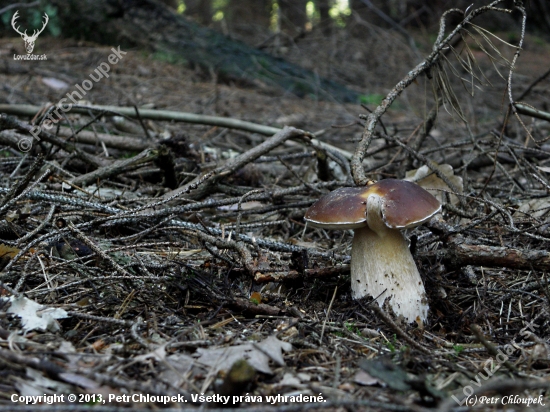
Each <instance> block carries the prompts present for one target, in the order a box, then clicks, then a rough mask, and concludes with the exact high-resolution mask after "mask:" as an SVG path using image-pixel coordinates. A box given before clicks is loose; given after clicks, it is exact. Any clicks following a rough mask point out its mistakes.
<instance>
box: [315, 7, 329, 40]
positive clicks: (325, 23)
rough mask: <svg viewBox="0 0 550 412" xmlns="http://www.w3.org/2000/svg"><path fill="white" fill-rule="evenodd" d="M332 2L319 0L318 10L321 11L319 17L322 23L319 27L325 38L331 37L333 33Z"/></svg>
mask: <svg viewBox="0 0 550 412" xmlns="http://www.w3.org/2000/svg"><path fill="white" fill-rule="evenodd" d="M330 3H331V2H330V0H317V1H316V4H317V8H318V9H319V16H320V18H321V21H320V22H319V27H320V28H321V31H322V32H323V34H324V35H325V36H330V33H331V32H332V19H331V18H330V14H329V12H330Z"/></svg>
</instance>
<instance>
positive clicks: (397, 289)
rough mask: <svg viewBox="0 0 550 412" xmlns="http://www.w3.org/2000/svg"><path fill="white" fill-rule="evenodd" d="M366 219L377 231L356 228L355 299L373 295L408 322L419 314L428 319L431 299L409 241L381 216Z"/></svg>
mask: <svg viewBox="0 0 550 412" xmlns="http://www.w3.org/2000/svg"><path fill="white" fill-rule="evenodd" d="M371 199H372V198H371ZM371 199H369V201H370V200H371ZM369 209H370V208H369ZM371 211H373V212H374V210H372V209H371ZM367 220H368V221H369V226H370V227H373V228H374V229H375V230H376V231H375V230H371V229H370V228H369V227H368V226H365V227H361V228H358V229H355V230H354V237H353V244H352V247H351V290H352V294H353V298H354V299H361V298H363V297H365V296H372V297H373V298H377V303H378V304H379V305H380V306H381V307H382V306H383V304H384V302H387V304H389V306H390V307H391V308H392V309H393V311H394V313H395V314H396V315H397V316H400V315H401V316H403V317H404V318H405V319H406V321H407V322H409V323H411V322H414V321H415V320H417V317H419V318H420V319H421V320H422V321H425V320H426V317H427V315H428V301H427V298H426V292H425V290H424V284H423V283H422V279H421V278H420V274H419V273H418V269H417V268H416V264H415V262H414V259H413V257H412V255H411V252H410V251H409V246H408V244H407V240H406V239H405V237H404V236H403V235H402V234H401V231H400V230H399V229H391V228H388V227H387V226H385V224H384V223H383V222H382V220H381V219H379V217H378V216H376V217H375V216H373V214H372V213H371V216H369V215H368V214H367Z"/></svg>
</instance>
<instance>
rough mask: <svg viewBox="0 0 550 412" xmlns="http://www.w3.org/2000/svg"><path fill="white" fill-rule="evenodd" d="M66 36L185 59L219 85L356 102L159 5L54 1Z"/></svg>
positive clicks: (138, 0) (129, 0)
mask: <svg viewBox="0 0 550 412" xmlns="http://www.w3.org/2000/svg"><path fill="white" fill-rule="evenodd" d="M50 3H51V4H53V5H54V6H56V7H57V10H58V16H59V22H60V25H61V29H62V34H63V36H65V37H75V38H79V39H85V40H91V41H95V42H99V43H103V44H108V45H111V46H115V48H116V47H118V46H120V47H121V48H122V50H124V49H125V48H128V47H139V48H141V49H145V50H150V51H152V52H156V53H158V54H161V55H163V56H164V57H170V58H174V59H176V61H178V60H179V61H181V60H184V61H186V62H187V63H189V64H190V65H193V66H199V67H202V68H204V69H205V71H206V72H207V73H208V72H210V71H215V72H217V73H218V78H219V79H220V80H240V81H242V82H250V83H253V82H254V81H255V80H260V81H261V82H263V83H266V84H268V85H271V86H279V87H281V88H283V89H285V90H286V91H289V92H291V93H294V94H296V95H298V96H306V95H313V96H316V97H317V98H319V99H325V98H328V97H330V98H332V99H336V100H338V101H343V102H356V101H357V100H358V93H356V92H353V91H351V90H349V89H347V88H346V87H345V86H342V85H341V84H338V83H336V82H333V81H330V80H327V79H323V78H321V79H319V78H318V77H317V76H315V74H314V73H312V72H311V71H308V70H305V69H303V68H301V67H299V66H296V65H293V64H290V63H288V62H286V61H284V60H283V59H280V58H276V57H273V56H271V55H269V54H267V53H265V52H263V51H260V50H257V49H254V48H251V47H249V46H247V45H245V44H243V43H241V42H238V41H233V40H230V39H228V38H227V37H225V36H223V35H222V34H221V33H219V32H217V31H215V30H212V29H209V28H206V27H202V26H200V25H198V24H196V23H194V22H193V21H190V20H189V19H187V18H185V17H183V16H180V15H178V14H176V13H174V12H173V11H172V10H170V9H169V8H167V7H166V6H164V5H163V4H161V3H159V2H158V1H155V0H51V2H50Z"/></svg>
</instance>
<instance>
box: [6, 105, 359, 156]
mask: <svg viewBox="0 0 550 412" xmlns="http://www.w3.org/2000/svg"><path fill="white" fill-rule="evenodd" d="M42 110H43V107H42V106H33V105H29V104H0V113H7V114H14V115H19V116H35V115H36V114H38V113H40V112H41V111H42ZM90 110H96V111H104V112H109V113H112V114H113V115H122V116H126V117H130V118H137V117H138V115H137V113H136V110H135V108H134V107H118V106H72V108H71V110H70V111H71V112H73V113H81V114H89V113H90ZM139 116H140V117H141V118H142V119H149V120H164V121H174V122H184V123H193V124H204V125H209V126H219V127H227V128H229V129H237V130H244V131H247V132H252V133H259V134H263V135H265V136H271V135H273V134H276V133H278V132H280V131H281V130H282V129H280V128H278V127H272V126H265V125H261V124H257V123H252V122H246V121H244V120H239V119H232V118H229V117H218V116H207V115H201V114H194V113H184V112H176V111H172V110H154V109H140V110H139ZM81 133H82V132H81ZM76 140H77V141H82V142H85V143H91V142H90V139H89V138H88V137H87V136H86V137H82V138H78V137H77V139H76ZM84 140H88V141H84ZM113 141H114V140H113ZM94 142H95V140H94ZM289 143H290V142H289ZM310 143H311V145H312V146H313V147H320V148H323V149H325V150H330V151H334V152H337V153H339V154H341V155H342V156H344V157H345V158H346V159H348V160H349V159H351V157H352V154H351V153H350V152H348V151H346V150H343V149H340V148H338V147H335V146H333V145H331V144H328V143H324V142H321V141H320V140H317V139H311V142H310ZM113 147H116V146H113Z"/></svg>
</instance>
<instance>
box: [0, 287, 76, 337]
mask: <svg viewBox="0 0 550 412" xmlns="http://www.w3.org/2000/svg"><path fill="white" fill-rule="evenodd" d="M9 301H10V302H11V305H10V308H9V309H8V311H7V313H13V314H14V315H16V316H19V317H20V318H21V325H22V326H23V331H24V332H25V333H26V332H28V331H30V330H41V331H44V332H45V331H46V330H49V331H51V332H56V331H58V330H60V329H61V327H60V326H59V323H58V322H57V321H56V319H63V318H68V317H69V315H68V314H67V312H65V311H64V310H63V309H61V308H48V307H46V306H44V305H41V304H39V303H37V302H35V301H34V300H31V299H28V298H26V297H25V296H23V295H19V296H11V297H10V298H9Z"/></svg>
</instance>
